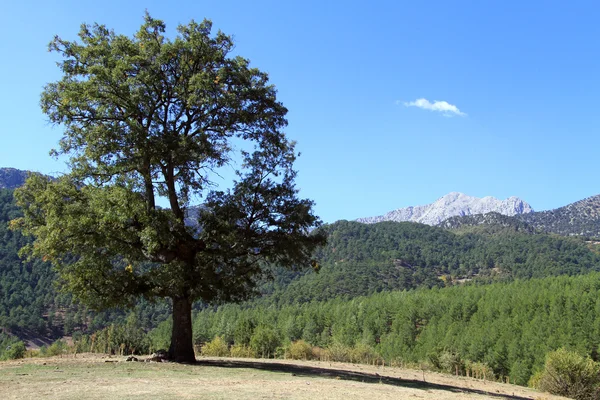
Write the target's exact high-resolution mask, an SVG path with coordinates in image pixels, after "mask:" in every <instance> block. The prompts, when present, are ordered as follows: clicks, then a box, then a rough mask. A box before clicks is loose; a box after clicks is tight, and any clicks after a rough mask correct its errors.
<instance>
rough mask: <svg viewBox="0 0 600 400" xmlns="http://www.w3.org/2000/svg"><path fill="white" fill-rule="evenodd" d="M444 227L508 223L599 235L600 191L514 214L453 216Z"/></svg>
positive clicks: (500, 226) (514, 226) (539, 229)
mask: <svg viewBox="0 0 600 400" xmlns="http://www.w3.org/2000/svg"><path fill="white" fill-rule="evenodd" d="M437 226H440V227H442V228H446V229H450V230H455V231H462V232H472V231H473V230H478V231H481V230H486V231H488V232H489V231H490V230H497V229H503V228H507V227H511V229H513V230H515V231H522V232H531V233H533V232H535V231H537V232H546V233H555V234H557V235H562V236H584V237H593V238H600V195H596V196H592V197H588V198H586V199H583V200H580V201H577V202H575V203H572V204H569V205H566V206H564V207H560V208H556V209H554V210H548V211H536V212H529V213H524V214H516V215H514V216H507V215H502V214H500V213H497V212H491V213H486V214H475V215H464V216H454V217H450V218H448V219H446V220H444V221H442V222H440V223H439V224H437Z"/></svg>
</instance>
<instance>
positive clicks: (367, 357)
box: [350, 343, 382, 364]
mask: <svg viewBox="0 0 600 400" xmlns="http://www.w3.org/2000/svg"><path fill="white" fill-rule="evenodd" d="M350 361H351V362H353V363H360V364H372V363H373V362H381V361H382V358H381V357H380V356H379V354H377V352H376V351H375V349H374V348H373V347H371V346H369V345H368V344H366V343H357V344H356V345H355V346H354V348H353V349H352V350H351V351H350Z"/></svg>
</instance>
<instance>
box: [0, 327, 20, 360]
mask: <svg viewBox="0 0 600 400" xmlns="http://www.w3.org/2000/svg"><path fill="white" fill-rule="evenodd" d="M25 352H26V348H25V343H23V342H22V341H20V340H19V339H17V338H16V337H14V336H11V335H7V334H5V333H0V360H16V359H18V358H23V357H25Z"/></svg>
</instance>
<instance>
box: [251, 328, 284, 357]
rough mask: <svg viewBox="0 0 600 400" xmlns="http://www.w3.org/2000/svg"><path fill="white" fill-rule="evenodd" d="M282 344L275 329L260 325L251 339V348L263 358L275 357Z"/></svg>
mask: <svg viewBox="0 0 600 400" xmlns="http://www.w3.org/2000/svg"><path fill="white" fill-rule="evenodd" d="M280 344H281V339H280V338H279V335H278V334H277V332H276V331H275V329H273V328H271V327H269V326H265V325H259V326H258V327H257V328H256V329H255V330H254V334H253V335H252V337H251V338H250V347H251V348H252V350H254V352H255V353H256V354H257V355H258V356H259V357H262V358H270V357H274V356H275V355H276V353H277V348H278V347H279V345H280Z"/></svg>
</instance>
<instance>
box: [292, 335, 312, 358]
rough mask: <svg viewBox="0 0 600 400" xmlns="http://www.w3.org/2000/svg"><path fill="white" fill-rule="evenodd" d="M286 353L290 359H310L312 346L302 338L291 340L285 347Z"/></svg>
mask: <svg viewBox="0 0 600 400" xmlns="http://www.w3.org/2000/svg"><path fill="white" fill-rule="evenodd" d="M286 354H287V356H288V357H289V358H291V359H292V360H311V359H312V358H313V353H312V346H311V345H310V344H308V343H306V342H305V341H304V340H302V339H300V340H297V341H295V342H291V343H290V344H289V345H288V347H287V349H286Z"/></svg>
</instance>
